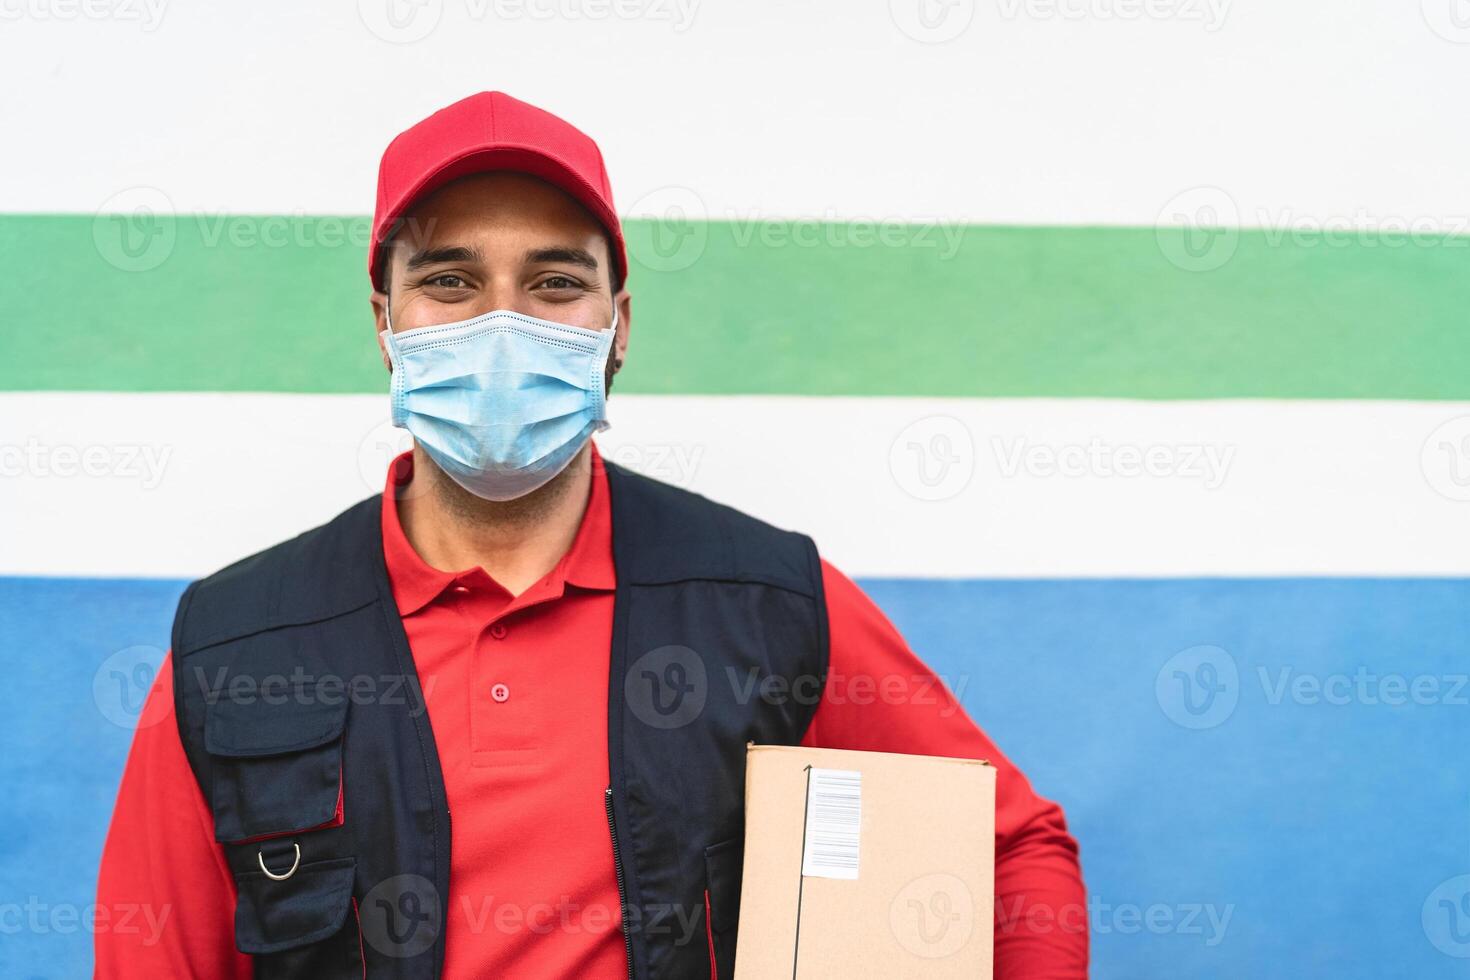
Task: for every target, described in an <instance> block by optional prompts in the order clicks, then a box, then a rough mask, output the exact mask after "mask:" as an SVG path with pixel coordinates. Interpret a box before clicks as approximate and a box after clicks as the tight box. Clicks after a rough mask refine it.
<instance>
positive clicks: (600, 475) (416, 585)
mask: <svg viewBox="0 0 1470 980" xmlns="http://www.w3.org/2000/svg"><path fill="white" fill-rule="evenodd" d="M590 445H591V447H592V449H591V453H590V459H591V463H592V490H591V494H590V495H589V497H588V499H587V509H586V510H585V511H583V513H582V523H581V524H579V525H578V527H577V535H576V537H575V538H573V539H572V546H571V547H570V548H568V549H567V553H566V554H565V555H563V556H562V558H561V561H559V562H557V564H556V567H555V568H553V569H552V570H551V571H550V572H548V573H547V575H546V578H545V579H543V580H542V581H541V582H539V583H537V584H536V585H533V586H531V589H532V590H537V591H539V592H541V593H542V594H543V595H545V594H546V593H548V592H549V593H552V594H553V595H560V594H561V593H562V591H563V585H571V586H575V587H577V588H581V589H601V590H607V589H612V588H614V587H616V585H617V575H616V572H615V570H614V567H613V556H612V506H611V503H610V499H609V497H608V490H607V469H606V468H605V467H604V465H603V462H602V455H601V454H600V453H599V452H598V451H597V444H596V443H591V444H590ZM411 479H413V452H412V451H409V452H406V453H404V454H403V455H401V456H399V457H397V458H396V459H394V460H393V462H392V463H391V464H389V466H388V479H387V484H386V486H385V487H384V489H383V498H382V499H383V507H382V524H383V558H384V560H385V561H386V563H387V565H388V578H389V580H390V581H391V582H392V583H393V598H394V600H395V601H396V602H397V603H398V611H399V613H400V614H402V615H404V616H410V615H412V614H414V613H416V612H418V611H419V610H420V609H422V608H424V607H425V606H427V605H428V604H429V603H431V602H433V601H434V599H436V598H437V597H438V596H439V595H440V593H442V592H443V591H444V590H445V589H447V588H449V587H450V586H451V585H453V584H454V583H455V582H456V581H457V580H459V579H467V578H471V577H473V576H476V575H478V576H483V577H486V578H488V575H486V573H485V572H484V571H483V570H482V569H479V568H474V569H466V570H464V571H461V572H446V571H441V570H440V569H437V568H434V567H433V566H431V565H429V564H428V563H427V562H425V561H424V560H423V559H422V558H420V557H419V554H418V552H417V551H415V550H414V548H413V545H412V544H410V543H409V540H408V537H407V536H406V535H405V534H404V533H403V525H402V524H401V523H399V520H398V502H397V491H398V489H399V488H400V487H403V486H405V485H406V484H407V483H408V481H409V480H411Z"/></svg>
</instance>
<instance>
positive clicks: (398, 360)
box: [381, 302, 408, 429]
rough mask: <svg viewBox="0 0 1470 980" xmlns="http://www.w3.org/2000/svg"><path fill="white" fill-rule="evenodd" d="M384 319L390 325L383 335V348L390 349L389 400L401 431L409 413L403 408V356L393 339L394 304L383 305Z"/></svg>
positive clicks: (394, 419)
mask: <svg viewBox="0 0 1470 980" xmlns="http://www.w3.org/2000/svg"><path fill="white" fill-rule="evenodd" d="M383 319H384V320H386V321H387V323H388V329H386V330H384V331H383V332H382V334H381V336H382V338H383V346H385V347H386V348H387V349H388V364H389V372H388V373H389V380H388V400H389V404H390V405H391V406H392V413H393V415H392V417H393V424H394V425H395V426H397V427H398V428H400V429H406V428H408V425H407V422H408V413H407V411H406V410H405V409H404V406H403V387H404V384H405V382H404V371H403V354H402V352H401V351H400V350H399V349H398V343H397V341H395V340H394V339H393V304H392V303H391V302H388V303H384V304H383Z"/></svg>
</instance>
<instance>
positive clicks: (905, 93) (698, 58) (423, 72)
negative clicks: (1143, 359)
mask: <svg viewBox="0 0 1470 980" xmlns="http://www.w3.org/2000/svg"><path fill="white" fill-rule="evenodd" d="M1460 2H1461V0H1403V2H1396V3H1383V2H1373V0H1346V2H1339V3H1336V4H1329V5H1323V4H1305V3H1282V2H1280V0H1148V2H1143V0H996V2H980V0H942V2H939V0H871V2H867V3H846V4H832V3H829V4H792V3H776V2H774V0H765V2H760V0H752V2H747V3H715V2H709V0H356V2H347V3H336V4H301V3H289V2H286V0H261V2H257V3H249V4H223V3H188V4H186V3H174V2H170V0H101V2H100V3H89V4H81V5H78V4H74V3H66V4H63V3H59V2H57V3H52V2H47V0H29V2H24V3H20V2H17V3H14V4H9V5H6V6H4V7H3V8H0V10H3V11H4V13H3V20H4V30H3V32H0V65H4V66H5V67H4V76H5V78H6V79H7V80H8V81H10V82H11V84H10V85H8V86H6V87H5V89H4V90H0V103H3V105H4V118H5V126H6V131H7V133H10V134H14V135H15V138H16V139H17V140H19V141H20V143H21V144H23V145H24V146H25V147H27V148H29V149H28V151H27V152H15V153H9V154H7V155H6V159H5V161H4V167H5V179H4V180H0V211H7V210H20V211H50V210H61V211H75V212H82V213H91V212H92V211H94V210H95V209H97V208H98V207H101V206H104V205H106V204H108V202H114V206H116V207H127V208H131V207H133V206H136V203H137V201H138V198H137V197H136V196H133V197H127V196H124V197H122V198H115V197H114V195H117V194H118V193H119V192H121V191H123V190H125V189H127V188H132V187H136V186H146V187H151V188H157V189H158V190H159V191H161V192H162V193H163V195H164V196H165V199H166V200H167V201H169V202H170V203H171V205H172V207H174V208H175V209H177V210H179V211H181V212H196V211H198V212H206V213H214V212H219V211H226V212H237V213H239V212H244V213H267V214H283V213H284V214H292V213H299V212H305V213H329V214H344V213H345V214H362V213H366V212H369V211H371V209H372V205H373V194H374V188H375V186H376V182H375V177H376V167H377V161H378V157H379V155H380V154H381V152H382V150H383V148H384V147H385V146H386V145H387V143H388V141H389V140H390V139H391V138H392V137H393V136H394V135H395V134H396V133H397V132H399V131H400V130H402V129H403V128H405V127H406V126H408V125H409V124H411V123H412V122H414V121H415V120H417V119H420V118H422V117H423V116H425V115H427V114H428V113H429V112H431V111H432V110H434V109H436V108H438V107H440V106H443V105H446V104H448V103H450V102H452V101H454V100H456V99H458V98H461V97H463V96H465V95H468V94H470V93H472V92H476V91H480V90H484V89H493V88H499V89H504V90H506V91H509V92H511V93H512V94H516V95H518V96H519V97H521V98H523V99H527V100H529V101H532V102H535V103H537V104H540V105H544V106H545V107H547V108H549V109H551V110H552V111H555V112H558V113H559V114H561V115H563V116H565V117H566V118H568V119H570V120H572V121H573V122H575V123H576V124H578V125H579V126H581V127H582V128H583V129H585V130H586V131H588V132H589V133H591V134H592V135H593V136H594V137H596V138H597V139H598V140H599V142H600V143H601V144H602V146H603V148H604V151H605V154H606V156H607V159H608V163H609V167H610V169H611V172H612V177H613V186H614V188H615V189H616V191H617V197H618V202H619V204H620V206H621V207H622V208H623V209H624V211H625V212H628V213H644V212H652V213H654V214H663V213H665V212H666V209H667V208H669V207H672V206H674V205H675V204H677V205H678V206H679V207H681V208H684V209H685V211H686V213H687V209H688V206H689V200H688V199H687V198H685V197H679V196H677V195H675V196H672V197H671V196H670V192H669V191H668V190H667V189H668V188H672V187H680V188H688V189H690V190H692V191H693V192H694V193H695V195H696V197H695V199H694V200H695V201H696V202H697V206H698V208H699V209H700V210H701V211H702V212H703V214H702V215H701V214H691V215H689V216H690V217H700V216H704V217H709V218H723V217H736V218H742V219H748V218H751V217H770V218H789V217H822V216H826V215H829V214H830V215H831V216H834V217H838V218H849V219H865V220H869V221H882V220H888V219H904V218H910V219H915V220H921V221H927V220H954V221H970V222H982V223H1023V224H1031V223H1039V224H1050V223H1081V224H1089V223H1102V224H1141V225H1151V224H1154V223H1155V222H1156V221H1158V220H1159V219H1160V216H1161V212H1163V211H1164V210H1165V209H1166V205H1170V203H1171V202H1174V203H1175V205H1176V206H1177V205H1178V203H1179V202H1177V201H1175V198H1176V195H1179V194H1180V193H1181V192H1184V191H1187V190H1189V189H1191V188H1195V187H1198V186H1200V185H1217V186H1219V187H1220V188H1223V190H1224V191H1225V192H1226V194H1227V195H1228V197H1226V198H1223V199H1222V198H1219V197H1218V195H1206V196H1205V197H1203V198H1187V199H1185V201H1184V204H1186V205H1188V206H1189V207H1191V208H1192V207H1195V206H1196V205H1198V206H1200V207H1204V206H1205V205H1208V206H1209V208H1210V212H1209V214H1208V215H1206V214H1204V213H1203V212H1202V213H1201V214H1200V216H1199V218H1200V220H1207V219H1208V218H1209V217H1211V216H1215V217H1218V218H1219V219H1221V220H1229V219H1230V217H1231V215H1230V214H1222V213H1220V211H1221V208H1222V201H1223V202H1224V204H1223V206H1224V207H1225V208H1227V209H1229V208H1235V209H1238V217H1239V218H1240V220H1241V221H1242V222H1243V223H1245V224H1248V225H1257V224H1261V223H1267V224H1268V225H1271V226H1273V227H1274V226H1275V223H1278V222H1281V223H1286V224H1288V226H1289V227H1297V226H1298V225H1297V224H1294V223H1295V222H1302V221H1316V222H1322V221H1328V220H1335V221H1337V222H1339V223H1341V222H1343V221H1348V222H1351V223H1352V225H1353V226H1354V227H1356V226H1357V225H1359V224H1367V225H1370V226H1372V225H1376V224H1379V223H1382V222H1392V223H1393V224H1394V226H1396V227H1397V226H1399V225H1402V224H1403V223H1405V222H1413V221H1426V220H1432V219H1450V218H1452V217H1454V216H1460V217H1464V216H1466V215H1470V184H1467V182H1466V181H1465V180H1464V179H1463V178H1464V172H1463V171H1464V167H1463V161H1464V160H1466V159H1470V128H1467V127H1465V126H1458V125H1454V124H1452V116H1453V113H1449V114H1447V113H1446V111H1445V110H1446V109H1447V108H1448V107H1449V106H1451V105H1452V104H1453V100H1454V99H1455V97H1456V95H1457V94H1458V93H1460V92H1461V90H1462V89H1463V82H1464V75H1463V69H1464V59H1465V57H1466V53H1467V51H1470V48H1467V47H1466V46H1465V44H1464V43H1463V42H1466V41H1470V24H1467V23H1464V22H1463V18H1460V19H1456V18H1455V10H1456V4H1458V3H1460ZM390 18H394V19H390ZM221 38H228V39H229V53H228V54H225V53H223V52H222V50H221V48H220V39H221ZM99 160H105V161H106V166H98V161H99ZM649 195H653V196H652V197H650V196H649Z"/></svg>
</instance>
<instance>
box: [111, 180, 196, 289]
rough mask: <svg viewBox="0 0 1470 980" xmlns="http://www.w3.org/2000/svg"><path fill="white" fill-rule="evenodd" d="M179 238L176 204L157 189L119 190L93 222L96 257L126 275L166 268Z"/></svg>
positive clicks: (133, 188) (134, 188) (135, 188)
mask: <svg viewBox="0 0 1470 980" xmlns="http://www.w3.org/2000/svg"><path fill="white" fill-rule="evenodd" d="M177 238H178V228H177V222H176V220H175V217H174V206H173V202H172V201H170V200H169V198H168V195H167V194H165V193H164V192H163V191H161V190H159V189H158V188H156V187H129V188H128V189H127V190H124V191H118V192H117V193H116V194H114V195H112V196H111V197H109V198H108V199H107V200H106V201H103V202H102V206H101V207H99V208H98V209H97V214H96V216H95V217H94V218H93V219H92V244H93V245H95V246H96V248H97V254H98V255H100V256H102V260H103V261H104V262H106V263H107V264H108V265H110V266H112V267H113V268H116V269H121V270H122V271H123V272H148V271H149V270H151V269H156V268H158V267H159V266H161V265H163V263H164V262H166V261H167V260H168V257H169V256H170V255H172V254H173V250H174V243H175V241H176V240H177Z"/></svg>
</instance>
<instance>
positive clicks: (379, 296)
mask: <svg viewBox="0 0 1470 980" xmlns="http://www.w3.org/2000/svg"><path fill="white" fill-rule="evenodd" d="M368 301H369V302H370V303H372V306H373V324H374V326H373V336H374V337H376V338H377V340H378V353H379V354H381V355H382V356H383V367H385V368H387V369H388V371H389V373H390V374H391V373H392V371H393V362H392V361H390V360H389V359H388V347H387V345H385V344H384V343H383V331H384V330H387V329H388V294H387V293H385V292H382V291H381V290H377V289H374V290H373V292H372V295H371V296H370V297H369V299H368Z"/></svg>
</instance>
